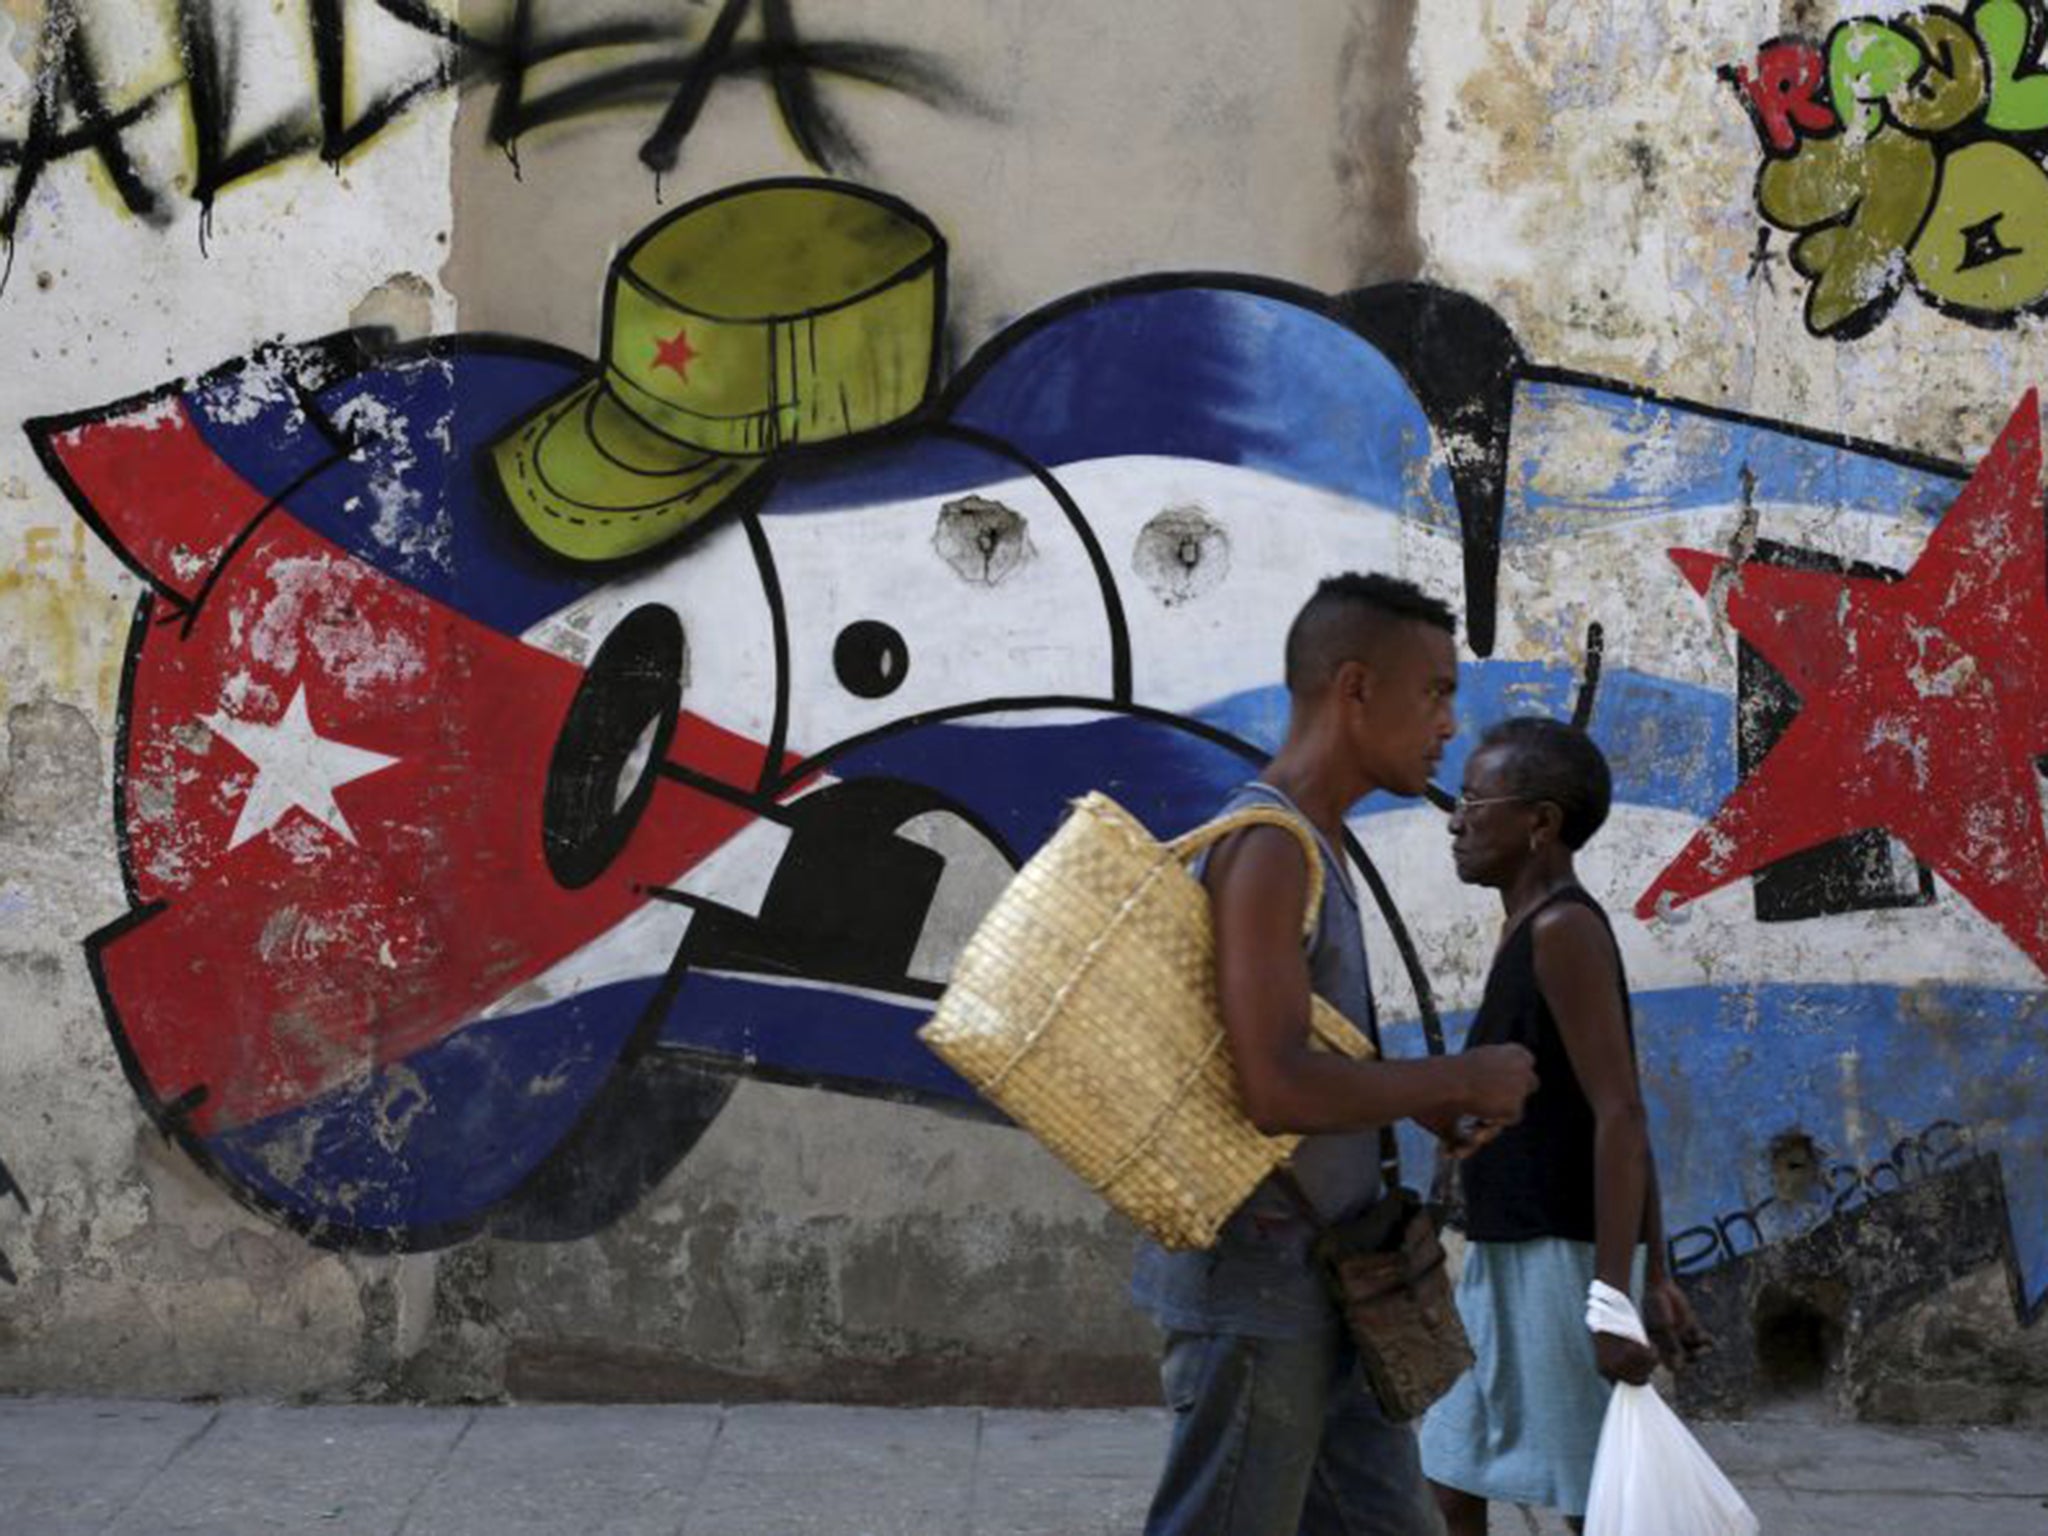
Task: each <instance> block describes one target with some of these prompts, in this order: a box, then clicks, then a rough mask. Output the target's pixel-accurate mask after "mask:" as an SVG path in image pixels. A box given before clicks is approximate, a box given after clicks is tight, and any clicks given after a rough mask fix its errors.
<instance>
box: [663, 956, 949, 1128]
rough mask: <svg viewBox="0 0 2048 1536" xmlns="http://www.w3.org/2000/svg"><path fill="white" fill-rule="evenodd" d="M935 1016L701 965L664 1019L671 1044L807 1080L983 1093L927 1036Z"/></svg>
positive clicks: (916, 1007) (917, 1007)
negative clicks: (923, 1032)
mask: <svg viewBox="0 0 2048 1536" xmlns="http://www.w3.org/2000/svg"><path fill="white" fill-rule="evenodd" d="M931 1015H932V1010H931V1006H930V1005H929V1004H898V1003H891V1002H888V1001H885V1000H883V999H881V998H877V997H866V996H858V995H855V994H853V993H848V992H838V991H834V990H832V989H831V988H829V987H822V986H806V985H803V984H801V983H798V984H796V985H789V984H786V983H783V982H781V981H779V980H778V981H777V982H774V983H770V982H765V981H756V980H752V979H750V978H748V977H745V976H734V975H719V974H713V973H711V972H708V971H691V972H690V973H689V974H688V975H686V976H685V977H684V978H683V984H682V986H681V988H680V989H679V990H678V992H677V994H676V999H675V1003H674V1006H673V1007H672V1008H670V1010H669V1013H668V1017H667V1019H666V1020H665V1021H664V1022H663V1024H662V1028H661V1043H662V1044H663V1045H665V1046H671V1047H674V1048H677V1049H687V1050H693V1051H708V1052H711V1053H712V1054H713V1055H716V1056H720V1057H723V1058H725V1059H726V1060H728V1061H731V1062H733V1063H734V1064H735V1066H741V1065H746V1066H757V1067H761V1068H766V1069H768V1070H770V1071H773V1072H777V1073H781V1074H786V1075H789V1076H792V1077H796V1078H800V1079H804V1080H807V1081H814V1082H826V1083H836V1084H839V1085H841V1086H849V1085H868V1086H872V1087H874V1088H878V1089H888V1090H892V1091H895V1092H905V1091H907V1092H910V1093H918V1094H932V1095H935V1096H937V1097H939V1098H944V1099H964V1100H969V1101H972V1100H974V1099H976V1098H977V1097H978V1096H977V1095H976V1093H975V1091H974V1090H973V1089H972V1088H971V1087H969V1086H968V1085H967V1083H966V1082H965V1081H964V1080H963V1079H962V1078H961V1077H960V1076H959V1075H958V1074H957V1073H955V1072H954V1071H953V1070H952V1068H950V1067H948V1066H947V1065H946V1064H945V1063H944V1062H943V1061H941V1060H939V1058H938V1057H936V1056H934V1055H933V1054H932V1053H931V1052H930V1051H929V1050H927V1049H926V1048H925V1047H924V1045H923V1043H922V1042H921V1041H919V1040H918V1038H917V1030H918V1028H919V1027H920V1026H921V1025H922V1024H923V1023H924V1022H925V1020H927V1019H929V1018H930V1017H931Z"/></svg>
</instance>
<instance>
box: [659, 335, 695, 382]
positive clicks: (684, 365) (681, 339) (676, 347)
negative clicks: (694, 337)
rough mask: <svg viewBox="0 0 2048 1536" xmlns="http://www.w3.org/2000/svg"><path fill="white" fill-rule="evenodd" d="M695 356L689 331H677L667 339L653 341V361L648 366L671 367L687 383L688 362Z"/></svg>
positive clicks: (688, 380) (688, 374) (688, 379)
mask: <svg viewBox="0 0 2048 1536" xmlns="http://www.w3.org/2000/svg"><path fill="white" fill-rule="evenodd" d="M696 356H697V349H696V348H695V347H693V346H691V345H690V333H689V332H688V331H686V330H684V331H677V332H676V333H675V335H673V336H671V337H669V339H668V340H667V341H656V342H655V344H654V361H653V362H652V363H651V364H649V365H648V366H649V367H652V368H668V369H671V370H673V371H674V373H675V376H676V377H677V378H679V379H681V380H682V381H683V382H684V383H685V384H687V383H689V382H690V363H691V361H692V360H693V359H694V358H695V357H696Z"/></svg>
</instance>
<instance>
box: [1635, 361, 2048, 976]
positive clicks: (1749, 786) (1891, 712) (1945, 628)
mask: <svg viewBox="0 0 2048 1536" xmlns="http://www.w3.org/2000/svg"><path fill="white" fill-rule="evenodd" d="M1671 558H1672V560H1673V561H1674V562H1675V563H1676V564H1677V566H1678V568H1679V570H1680V571H1682V572H1683V573H1684V575H1685V578H1686V580H1687V581H1689V582H1691V583H1692V585H1693V588H1694V589H1695V590H1696V591H1698V592H1700V593H1701V594H1702V595H1705V594H1706V593H1707V592H1708V590H1709V588H1710V587H1711V586H1712V584H1713V583H1714V581H1715V580H1716V579H1717V578H1718V577H1720V576H1722V574H1723V573H1724V572H1728V571H1729V570H1730V567H1731V565H1732V564H1733V562H1731V561H1728V560H1725V559H1722V558H1720V557H1718V556H1715V555H1710V554H1703V553H1701V552H1700V551H1697V550H1689V549H1675V550H1672V551H1671ZM1727 595H1728V608H1727V612H1728V621H1729V623H1731V624H1732V625H1734V627H1735V630H1736V632H1737V633H1738V634H1740V635H1741V636H1742V637H1743V638H1744V639H1745V640H1747V641H1748V642H1749V643H1750V644H1751V645H1753V646H1755V647H1756V648H1757V650H1758V651H1759V652H1760V653H1761V654H1762V655H1763V656H1764V658H1765V659H1766V660H1768V661H1769V662H1770V663H1771V665H1772V666H1774V667H1776V668H1777V669H1778V670H1779V671H1780V672H1781V673H1783V674H1784V677H1785V679H1786V681H1787V682H1789V683H1790V684H1791V685H1792V687H1793V688H1794V689H1796V690H1797V692H1798V694H1799V698H1800V710H1799V714H1798V716H1797V717H1796V718H1795V719H1794V720H1793V722H1792V725H1791V727H1790V728H1789V729H1788V730H1787V731H1786V732H1785V734H1784V735H1783V736H1782V737H1780V738H1779V740H1778V742H1777V744H1776V745H1775V746H1774V747H1772V749H1771V751H1770V753H1769V755H1768V756H1766V757H1765V758H1764V760H1763V762H1762V764H1760V765H1759V766H1758V768H1757V770H1756V772H1755V773H1753V774H1751V775H1750V776H1749V777H1748V778H1747V779H1745V780H1743V782H1742V783H1741V784H1740V785H1739V786H1738V787H1737V788H1736V790H1735V792H1734V793H1733V794H1732V795H1730V796H1729V797H1728V799H1727V800H1726V801H1725V802H1724V803H1723V804H1722V806H1721V808H1720V809H1719V810H1718V811H1716V812H1715V813H1714V815H1713V817H1712V818H1711V819H1709V820H1708V821H1707V823H1706V824H1705V825H1703V826H1702V827H1701V828H1700V829H1699V831H1698V832H1696V833H1695V834H1694V835H1693V838H1692V840H1691V841H1690V842H1688V843H1687V844H1686V845H1685V847H1684V848H1683V849H1681V850H1680V852H1679V854H1678V857H1677V858H1676V859H1674V860H1673V861H1672V862H1671V864H1670V865H1669V866H1668V867H1667V868H1666V869H1665V870H1664V872H1663V873H1662V874H1660V875H1659V876H1658V877H1657V878H1656V880H1655V881H1654V882H1652V883H1651V885H1650V888H1649V889H1648V890H1647V891H1645V892H1644V893H1643V895H1642V898H1641V900H1639V901H1638V902H1637V903H1636V913H1637V915H1638V916H1640V917H1649V916H1650V915H1652V914H1653V913H1655V912H1658V911H1660V910H1666V909H1668V908H1669V907H1671V906H1676V905H1680V904H1682V903H1684V902H1688V901H1692V900H1694V899H1696V898H1697V897H1700V896H1704V895H1706V894H1707V893H1708V892H1709V891H1713V890H1717V889H1718V888H1720V887H1721V886H1724V885H1727V884H1729V883H1730V882H1731V881H1734V880H1739V879H1741V878H1742V877H1743V876H1745V875H1748V874H1752V873H1754V872H1755V871H1756V870H1758V869H1761V868H1762V867H1764V866H1765V865H1767V864H1770V863H1772V862H1774V861H1775V860H1778V859H1782V858H1784V857H1786V856H1787V855H1790V854H1794V853H1798V852H1799V851H1800V850H1802V849H1805V848H1811V847H1814V846H1815V845H1817V844H1820V843H1825V842H1829V841H1832V840H1833V839H1835V838H1838V837H1843V836H1846V835H1848V834H1849V833H1852V832H1857V831H1860V830H1862V829H1864V828H1867V827H1881V828H1883V829H1884V830H1886V831H1887V832H1890V833H1891V834H1892V835H1893V836H1895V837H1897V838H1899V839H1900V840H1901V841H1903V842H1904V843H1905V844H1906V846H1907V847H1909V848H1911V849H1912V850H1913V852H1914V854H1916V855H1917V856H1918V857H1919V858H1920V859H1921V861H1922V862H1924V863H1925V864H1927V865H1928V867H1930V868H1931V869H1933V870H1934V872H1935V873H1936V874H1938V875H1939V876H1940V877H1941V878H1942V879H1943V880H1945V881H1947V882H1948V884H1949V885H1951V886H1952V887H1954V888H1955V890H1956V892H1957V893H1958V894H1959V895H1961V896H1962V897H1963V898H1964V900H1966V901H1968V902H1969V903H1970V904H1971V905H1972V906H1974V907H1975V908H1976V909H1977V910H1978V911H1979V912H1981V913H1983V914H1984V916H1985V917H1987V918H1989V919H1990V920H1991V921H1992V922H1993V923H1995V924H1997V925H1998V927H1999V928H2000V929H2001V930H2003V931H2004V933H2005V934H2006V935H2007V937H2009V938H2010V939H2011V940H2012V941H2013V943H2015V944H2017V945H2018V946H2019V947H2020V948H2021V949H2022V950H2024V951H2025V952H2026V954H2027V955H2028V956H2029V957H2030V958H2031V959H2032V960H2033V961H2034V963H2035V964H2036V965H2038V966H2040V967H2041V968H2042V970H2044V971H2048V900H2044V899H2043V896H2042V892H2043V890H2044V889H2048V832H2044V829H2043V825H2042V804H2041V781H2040V775H2039V772H2038V770H2037V769H2036V768H2035V760H2036V759H2037V758H2038V757H2040V756H2041V755H2042V754H2043V753H2044V752H2048V530H2044V527H2043V505H2042V497H2041V422H2040V412H2039V406H2038V403H2037V400H2036V396H2035V394H2034V393H2032V392H2030V393H2029V394H2028V395H2027V397H2026V399H2025V400H2024V401H2022V402H2021V404H2020V408H2019V410H2018V411H2016V412H2015V413H2014V415H2013V417H2012V420H2011V421H2009V422H2007V423H2006V426H2005V430H2004V431H2003V432H2002V433H2000V434H1999V438H1998V441H1997V442H1996V443H1995V444H1993V445H1992V448H1991V451H1990V452H1989V453H1988V454H1986V455H1985V457H1984V460H1983V462H1981V463H1980V464H1979V465H1978V466H1977V469H1976V472H1975V473H1974V474H1972V475H1971V477H1970V482H1969V484H1968V485H1966V486H1965V487H1964V488H1963V491H1962V494H1961V495H1959V496H1958V497H1957V498H1956V501H1955V504H1954V505H1953V506H1952V507H1950V508H1949V510H1948V513H1947V515H1946V516H1944V517H1943V518H1942V520H1941V521H1940V523H1939V524H1938V525H1937V526H1936V527H1935V529H1934V532H1933V533H1932V535H1930V536H1929V538H1928V540H1927V544H1926V546H1925V547H1924V548H1923V549H1922V551H1921V553H1920V557H1919V559H1918V560H1916V561H1915V562H1914V564H1913V568H1912V570H1910V571H1909V572H1907V574H1906V576H1905V577H1904V579H1902V580H1898V581H1887V580H1878V579H1873V578H1869V577H1859V576H1847V575H1836V574H1832V573H1829V572H1822V571H1804V570H1794V569H1788V568H1785V567H1779V566H1771V565H1762V564H1756V563H1753V562H1752V563H1745V564H1743V565H1741V566H1740V567H1739V568H1736V569H1734V570H1733V572H1732V577H1731V579H1730V580H1729V581H1728V584H1727Z"/></svg>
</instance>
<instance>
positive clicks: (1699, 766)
mask: <svg viewBox="0 0 2048 1536" xmlns="http://www.w3.org/2000/svg"><path fill="white" fill-rule="evenodd" d="M1578 688H1579V674H1578V673H1577V672H1576V671H1575V670H1573V669H1572V668H1569V667H1563V666H1557V665H1554V664H1551V663H1545V662H1521V661H1479V662H1466V663H1463V664H1462V665H1461V666H1460V667H1459V669H1458V706H1457V708H1458V734H1457V735H1456V736H1455V737H1453V738H1452V740H1451V741H1450V743H1449V744H1448V745H1447V746H1446V747H1445V750H1444V760H1443V762H1442V764H1441V765H1440V766H1439V768H1438V774H1437V778H1438V782H1439V783H1440V784H1442V785H1443V786H1444V787H1445V788H1447V789H1455V788H1456V787H1457V785H1458V782H1459V780H1460V778H1461V777H1462V776H1463V774H1464V771H1465V760H1466V759H1467V758H1468V757H1469V756H1470V755H1471V753H1472V751H1473V749H1474V748H1475V747H1476V746H1477V745H1478V743H1479V737H1480V735H1481V733H1482V732H1483V731H1484V730H1485V729H1486V727H1487V726H1489V725H1491V724H1493V723H1494V722H1495V721H1498V720H1504V719H1506V718H1508V717H1509V716H1511V715H1527V714H1540V715H1549V716H1552V717H1554V718H1557V719H1570V718H1571V713H1572V705H1573V704H1574V702H1575V701H1576V699H1577V697H1578ZM1195 717H1196V718H1197V719H1199V720H1201V721H1203V722H1204V723H1206V724H1208V725H1212V726H1216V727H1217V728H1219V729H1222V730H1226V731H1229V732H1230V733H1231V734H1233V735H1235V736H1239V737H1242V738H1243V739H1244V740H1246V741H1248V742H1251V743H1253V744H1254V745H1256V746H1257V747H1259V748H1260V750H1262V751H1264V752H1268V753H1271V752H1277V751H1278V750H1279V748H1280V743H1281V741H1282V739H1283V738H1284V737H1285V735H1286V732H1287V690H1286V689H1284V688H1282V687H1279V686H1277V685H1275V686H1271V687H1265V688H1254V689H1250V690H1247V691H1246V692H1244V693H1238V694H1232V695H1231V696H1230V697H1228V698H1225V699H1221V700H1218V701H1217V702H1216V703H1214V704H1206V705H1203V706H1202V707H1201V708H1199V709H1198V710H1196V711H1195ZM1592 734H1593V739H1594V740H1595V741H1597V742H1599V743H1600V746H1601V749H1602V750H1603V751H1605V752H1606V754H1607V759H1608V763H1609V766H1610V767H1611V768H1612V769H1613V772H1614V798H1615V801H1616V803H1617V804H1627V805H1646V806H1653V807H1656V808H1658V809H1660V810H1677V811H1686V812H1689V813H1690V814H1692V815H1694V816H1699V817H1702V818H1704V817H1707V816H1709V815H1711V814H1712V813H1713V812H1714V810H1715V808H1716V807H1718V806H1719V805H1720V803H1721V802H1722V800H1724V799H1725V798H1726V797H1727V796H1728V795H1729V794H1730V793H1731V792H1732V791H1733V790H1734V788H1735V781H1736V775H1735V701H1734V700H1733V699H1732V698H1730V697H1729V696H1728V695H1727V694H1724V693H1719V692H1716V691H1715V690H1713V689H1710V688H1702V687H1699V686H1697V685H1696V684H1692V683H1682V682H1677V681H1674V680H1673V679H1671V678H1666V677H1658V676H1656V675H1654V674H1652V673H1647V672H1636V671H1632V670H1629V669H1628V668H1614V669H1612V670H1610V671H1607V672H1605V673H1603V674H1602V676H1601V679H1600V687H1599V692H1598V696H1597V699H1596V703H1595V708H1594V711H1593V720H1592ZM1413 805H1414V802H1413V801H1410V800H1399V799H1396V798H1395V797H1393V796H1391V795H1373V796H1371V797H1369V798H1368V799H1366V800H1365V801H1364V802H1362V803H1361V804H1360V805H1359V806H1358V807H1357V808H1356V809H1355V810H1354V811H1353V813H1352V814H1353V815H1356V816H1376V815H1381V814H1383V813H1385V812H1388V811H1397V810H1403V809H1408V808H1412V806H1413Z"/></svg>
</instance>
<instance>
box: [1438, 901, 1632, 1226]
mask: <svg viewBox="0 0 2048 1536" xmlns="http://www.w3.org/2000/svg"><path fill="white" fill-rule="evenodd" d="M1560 901H1570V902H1576V903H1578V904H1579V905H1580V906H1583V907H1588V908H1590V909H1591V910H1592V912H1593V913H1594V915H1595V916H1597V917H1598V918H1599V919H1600V922H1601V925H1602V926H1603V927H1605V928H1607V931H1608V937H1609V939H1610V941H1611V940H1612V938H1613V934H1614V930H1613V927H1612V926H1611V925H1610V924H1609V923H1608V921H1607V914H1606V913H1605V912H1604V911H1602V910H1601V907H1600V903H1599V902H1597V901H1595V900H1594V899H1593V898H1592V897H1591V896H1589V895H1587V894H1586V893H1585V892H1584V891H1582V890H1580V889H1579V888H1578V887H1577V886H1566V887H1565V888H1564V889H1563V890H1560V891H1556V892H1553V893H1552V894H1551V895H1550V896H1548V897H1546V898H1544V900H1543V901H1541V902H1539V903H1538V904H1537V905H1536V906H1535V907H1533V908H1531V909H1530V910H1529V912H1528V913H1527V914H1526V915H1525V916H1524V917H1523V918H1522V920H1521V921H1520V922H1519V923H1517V924H1516V925H1515V929H1514V931H1513V932H1512V933H1510V934H1509V935H1508V936H1507V939H1506V941H1505V942H1503V943H1502V945H1501V947H1500V953H1499V954H1498V955H1496V956H1495V957H1494V961H1493V969H1492V970H1491V971H1489V972H1488V973H1487V977H1486V995H1485V997H1484V998H1483V999H1482V1000H1481V1002H1480V1004H1479V1012H1478V1013H1477V1014H1476V1015H1475V1016H1474V1017H1473V1020H1472V1028H1471V1030H1470V1032H1469V1033H1467V1035H1466V1036H1465V1047H1466V1049H1468V1050H1469V1049H1471V1048H1472V1047H1473V1046H1475V1045H1520V1046H1524V1047H1526V1048H1527V1049H1528V1051H1529V1053H1530V1054H1531V1055H1533V1056H1534V1057H1535V1058H1536V1077H1537V1081H1538V1087H1537V1089H1536V1091H1535V1092H1534V1093H1533V1094H1531V1095H1530V1096H1529V1101H1528V1103H1527V1104H1525V1105H1524V1106H1523V1109H1522V1118H1521V1119H1520V1120H1519V1121H1518V1122H1516V1123H1515V1124H1514V1125H1512V1126H1510V1127H1509V1128H1508V1129H1507V1130H1505V1131H1503V1132H1502V1133H1501V1134H1500V1136H1499V1138H1498V1139H1496V1140H1495V1141H1494V1142H1492V1143H1491V1144H1490V1145H1488V1146H1487V1147H1485V1148H1483V1149H1482V1150H1480V1151H1478V1152H1475V1153H1474V1154H1473V1155H1472V1156H1471V1157H1470V1158H1468V1159H1467V1160H1466V1161H1465V1162H1464V1163H1462V1164H1461V1165H1460V1171H1461V1175H1462V1177H1463V1181H1464V1192H1465V1234H1466V1236H1468V1237H1470V1238H1472V1239H1473V1240H1474V1241H1476V1242H1483V1243H1519V1242H1524V1241H1526V1240H1528V1239H1530V1238H1533V1237H1566V1238H1571V1239H1573V1240H1575V1241H1578V1242H1584V1243H1590V1242H1592V1241H1593V1224H1594V1200H1593V1106H1592V1105H1591V1104H1590V1103H1589V1102H1588V1101H1587V1099H1586V1091H1585V1089H1584V1088H1582V1087H1580V1086H1579V1079H1578V1075H1577V1074H1576V1073H1575V1072H1573V1071H1572V1063H1571V1057H1570V1056H1569V1055H1568V1054H1567V1053H1566V1051H1565V1045H1564V1037H1563V1036H1562V1035H1560V1034H1559V1033H1558V1029H1557V1020H1556V1019H1555V1018H1553V1017H1552V1016H1551V1012H1550V1005H1549V1004H1548V1003H1546V1002H1545V1001H1544V1000H1543V992H1542V990H1541V989H1540V988H1539V987H1538V986H1537V984H1536V936H1535V919H1536V914H1537V913H1538V912H1541V911H1543V910H1544V909H1545V908H1546V907H1549V906H1552V905H1554V904H1555V903H1557V902H1560ZM1614 964H1615V968H1616V970H1617V971H1618V972H1619V971H1620V969H1621V950H1620V948H1619V946H1617V947H1616V949H1615V953H1614ZM1621 1008H1622V1018H1623V1020H1624V1021H1629V1031H1630V1033H1629V1050H1630V1052H1631V1054H1633V1052H1634V1050H1635V1034H1634V1025H1633V1022H1632V1020H1631V1019H1630V1013H1629V1005H1628V976H1627V974H1626V973H1625V972H1622V973H1621Z"/></svg>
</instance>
